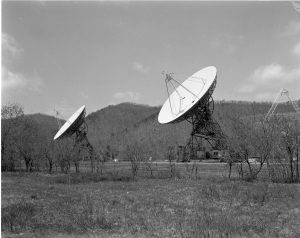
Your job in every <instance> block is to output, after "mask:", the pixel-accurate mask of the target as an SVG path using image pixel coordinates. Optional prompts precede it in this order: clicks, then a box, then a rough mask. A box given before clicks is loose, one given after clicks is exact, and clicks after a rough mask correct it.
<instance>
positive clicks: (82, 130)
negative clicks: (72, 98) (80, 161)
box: [53, 106, 96, 159]
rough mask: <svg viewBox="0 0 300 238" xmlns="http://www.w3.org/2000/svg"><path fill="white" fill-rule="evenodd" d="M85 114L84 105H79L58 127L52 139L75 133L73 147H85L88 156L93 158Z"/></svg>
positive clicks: (93, 153)
mask: <svg viewBox="0 0 300 238" xmlns="http://www.w3.org/2000/svg"><path fill="white" fill-rule="evenodd" d="M85 114H86V110H85V106H82V107H80V108H79V109H78V110H77V111H76V112H75V113H74V114H73V115H72V116H71V117H70V118H69V119H68V120H67V121H66V122H65V124H64V125H63V126H62V127H61V128H60V129H59V131H58V132H57V133H56V135H55V136H54V139H53V140H54V141H55V140H59V139H62V138H66V137H71V136H72V135H74V134H75V144H74V147H79V148H86V149H87V150H88V153H89V155H90V158H91V159H93V158H94V156H95V155H96V153H95V151H94V148H93V146H92V145H91V143H90V142H89V140H88V138H87V131H88V126H87V124H86V122H85Z"/></svg>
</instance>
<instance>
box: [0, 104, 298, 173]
mask: <svg viewBox="0 0 300 238" xmlns="http://www.w3.org/2000/svg"><path fill="white" fill-rule="evenodd" d="M270 107H271V103H269V102H260V103H258V102H243V101H217V102H215V107H214V114H213V115H214V118H215V119H216V120H217V121H218V122H219V123H220V125H221V127H222V129H223V131H224V132H225V134H226V136H227V137H228V138H227V139H228V141H229V142H228V143H229V145H230V146H231V152H232V153H231V158H230V159H228V161H229V162H230V163H229V164H231V163H234V162H237V161H238V162H241V161H243V160H244V162H246V164H247V162H249V161H248V158H249V157H251V156H256V157H263V155H262V154H259V153H258V152H257V151H258V150H259V149H258V148H256V147H255V146H254V144H255V143H254V142H255V139H254V138H255V137H257V138H264V137H266V138H269V137H270V135H269V134H266V133H267V132H266V128H263V127H261V126H262V125H263V124H259V123H260V122H261V121H262V119H263V117H264V116H265V115H266V113H267V112H268V110H269V108H270ZM159 109H160V108H159V107H151V106H146V105H138V104H132V103H122V104H119V105H115V106H108V107H106V108H104V109H101V110H99V111H96V112H93V113H91V114H89V115H88V116H87V117H86V122H87V124H88V138H89V140H90V142H91V143H92V145H93V146H94V148H95V150H96V152H97V155H98V159H97V163H95V164H94V165H93V166H96V171H101V168H102V167H101V166H103V163H104V162H105V161H107V160H112V159H119V160H130V161H132V158H133V157H134V158H135V160H147V159H149V158H151V159H153V160H166V159H168V158H169V157H170V153H171V152H170V151H172V153H173V154H174V148H175V149H176V148H177V147H178V146H179V145H185V144H186V143H187V141H188V139H189V135H190V132H191V125H190V124H189V123H187V122H181V123H177V124H168V125H161V124H159V123H158V121H157V116H158V112H159ZM292 111H293V108H292V106H291V105H290V104H286V103H284V104H279V105H278V109H277V110H276V112H277V113H279V114H284V115H292V116H290V118H293V115H294V114H293V113H292ZM247 120H248V121H247ZM249 120H250V121H249ZM245 121H246V123H245ZM233 122H234V123H233ZM250 122H251V123H250ZM298 122H299V121H298ZM298 122H297V121H296V122H294V123H298ZM278 123H279V124H280V125H282V126H284V121H283V120H281V121H280V122H279V121H277V124H278ZM286 124H290V122H289V123H287V122H286ZM257 128H259V129H257ZM1 129H2V130H1V133H2V141H1V149H2V150H1V153H2V164H1V168H2V170H4V171H12V170H15V169H16V168H18V167H20V166H21V165H23V166H24V165H25V167H26V170H27V171H33V170H47V171H49V172H52V171H54V170H60V171H62V172H65V173H67V172H68V171H69V169H70V166H71V165H72V164H74V165H75V167H76V171H77V172H79V171H80V162H81V161H82V160H85V159H86V160H88V159H89V158H88V156H87V153H86V151H84V150H78V148H74V146H73V145H74V143H73V140H72V139H64V140H60V141H57V142H54V141H53V136H54V135H55V133H56V132H57V130H58V123H57V120H56V118H55V117H52V116H47V115H42V114H34V115H24V113H23V109H22V107H21V106H20V105H17V104H10V105H7V106H3V107H2V128H1ZM264 130H265V131H264ZM290 130H291V131H293V129H291V128H290ZM274 131H280V132H281V131H282V129H277V128H276V129H274ZM262 132H265V134H263V133H262ZM268 133H269V131H268ZM254 134H255V136H254ZM290 134H291V133H290ZM243 136H244V137H243ZM272 136H274V137H272V140H274V141H275V139H274V138H276V136H277V137H278V135H276V136H275V135H272ZM279 137H280V136H279ZM237 138H239V140H236V139H237ZM249 138H251V139H249ZM288 139H289V140H291V139H293V138H286V141H287V140H288ZM256 141H258V139H256ZM264 141H268V140H264ZM276 141H277V140H276ZM242 142H244V145H241V143H242ZM274 143H275V142H274ZM278 143H280V142H278ZM282 143H283V144H284V143H285V140H284V139H282V141H281V144H282ZM246 145H247V146H248V147H249V148H248V147H247V146H246ZM245 146H246V147H247V149H246V150H245ZM297 146H298V144H297V145H295V146H290V147H289V146H287V147H286V148H283V149H282V150H281V152H280V153H281V155H280V156H281V157H287V158H289V159H290V160H293V156H294V154H295V151H296V148H298V147H297ZM288 147H289V148H288ZM170 148H173V149H170ZM241 148H243V149H244V151H243V150H242V149H241ZM268 149H269V148H268ZM289 150H292V152H291V151H290V152H289ZM272 151H273V150H272ZM282 151H286V152H287V153H286V155H283V153H282ZM269 152H270V151H269ZM273 152H274V151H273ZM273 152H272V153H273ZM277 152H278V151H277ZM270 153H271V152H270ZM270 153H269V154H268V156H270ZM280 153H279V152H278V153H277V154H280ZM273 157H274V156H273ZM264 158H265V159H264V160H262V165H263V164H265V163H266V162H267V159H268V158H266V157H264ZM132 163H134V161H132ZM248 165H249V166H248V167H249V171H250V175H251V176H252V177H253V178H255V177H256V176H257V174H256V172H255V171H251V169H252V168H251V167H250V164H249V163H248ZM292 167H293V165H292ZM93 170H94V168H93ZM290 171H292V172H293V173H295V174H296V169H295V167H293V168H292V169H291V170H290ZM241 173H242V176H244V175H243V171H242V172H241ZM251 173H252V174H251ZM289 173H291V172H289Z"/></svg>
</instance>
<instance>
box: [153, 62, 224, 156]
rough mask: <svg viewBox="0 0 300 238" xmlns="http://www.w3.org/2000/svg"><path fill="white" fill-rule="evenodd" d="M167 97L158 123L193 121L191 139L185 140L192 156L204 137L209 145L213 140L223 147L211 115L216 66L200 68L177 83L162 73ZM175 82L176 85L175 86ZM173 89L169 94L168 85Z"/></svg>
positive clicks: (220, 134)
mask: <svg viewBox="0 0 300 238" xmlns="http://www.w3.org/2000/svg"><path fill="white" fill-rule="evenodd" d="M165 83H166V88H167V93H168V99H167V100H166V101H165V103H164V104H163V106H162V108H161V110H160V112H159V115H158V122H159V123H161V124H168V123H178V122H181V121H184V120H186V121H188V122H189V123H190V124H191V125H192V131H191V134H190V139H189V141H188V143H187V145H186V146H187V147H189V149H190V152H191V154H192V156H193V155H194V152H195V151H194V150H195V147H197V146H199V143H200V141H199V140H202V139H204V140H206V141H208V142H209V143H210V144H211V145H212V142H213V141H214V142H215V143H216V144H217V145H218V146H219V147H224V146H225V144H226V142H225V136H224V134H223V132H222V130H221V128H220V126H219V124H218V123H217V122H216V121H215V120H214V119H213V117H212V114H213V111H214V101H213V98H212V94H213V91H214V89H215V87H216V84H217V69H216V67H214V66H209V67H206V68H203V69H201V70H199V71H197V72H196V73H194V74H193V75H192V76H190V77H188V78H187V79H186V80H185V81H184V82H183V83H179V82H178V81H177V80H175V79H174V78H173V75H172V74H166V75H165ZM175 85H178V86H177V87H175ZM171 87H172V88H173V90H174V91H173V92H172V93H171V94H170V88H171Z"/></svg>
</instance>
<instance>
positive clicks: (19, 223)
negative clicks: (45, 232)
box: [1, 202, 36, 232]
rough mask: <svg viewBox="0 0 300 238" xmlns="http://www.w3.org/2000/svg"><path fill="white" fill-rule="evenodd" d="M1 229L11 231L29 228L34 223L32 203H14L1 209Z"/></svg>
mask: <svg viewBox="0 0 300 238" xmlns="http://www.w3.org/2000/svg"><path fill="white" fill-rule="evenodd" d="M1 212H2V218H1V223H2V230H9V231H11V232H17V231H24V230H27V229H30V228H31V226H32V224H34V215H35V213H36V207H35V206H34V204H32V203H22V202H19V203H15V204H11V205H9V206H7V207H4V208H2V209H1Z"/></svg>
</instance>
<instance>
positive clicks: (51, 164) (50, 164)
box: [48, 160, 53, 174]
mask: <svg viewBox="0 0 300 238" xmlns="http://www.w3.org/2000/svg"><path fill="white" fill-rule="evenodd" d="M52 169H53V162H52V160H49V170H48V172H49V174H51V173H52Z"/></svg>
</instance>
